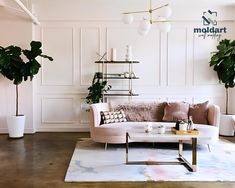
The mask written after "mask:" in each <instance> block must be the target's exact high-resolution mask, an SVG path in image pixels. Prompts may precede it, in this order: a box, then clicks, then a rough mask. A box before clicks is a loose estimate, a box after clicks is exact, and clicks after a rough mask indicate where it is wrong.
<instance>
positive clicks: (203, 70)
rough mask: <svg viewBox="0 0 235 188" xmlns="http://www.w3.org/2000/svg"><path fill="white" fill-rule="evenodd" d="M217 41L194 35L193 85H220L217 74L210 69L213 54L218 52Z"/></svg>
mask: <svg viewBox="0 0 235 188" xmlns="http://www.w3.org/2000/svg"><path fill="white" fill-rule="evenodd" d="M217 43H218V42H217V40H215V39H211V38H207V39H204V38H203V37H198V36H197V35H194V41H193V51H194V52H193V58H194V59H193V84H194V85H211V84H218V79H217V76H216V72H215V71H214V70H213V69H212V68H210V67H209V61H210V58H211V55H212V54H211V52H214V51H215V50H216V45H217Z"/></svg>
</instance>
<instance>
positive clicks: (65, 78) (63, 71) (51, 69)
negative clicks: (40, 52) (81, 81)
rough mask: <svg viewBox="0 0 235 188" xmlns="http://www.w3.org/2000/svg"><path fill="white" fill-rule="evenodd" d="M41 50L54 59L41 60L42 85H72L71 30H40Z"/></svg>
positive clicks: (45, 28)
mask: <svg viewBox="0 0 235 188" xmlns="http://www.w3.org/2000/svg"><path fill="white" fill-rule="evenodd" d="M42 42H43V47H44V48H43V49H44V51H46V52H47V53H48V54H50V56H52V57H53V58H54V61H53V62H48V60H43V61H47V62H43V67H42V85H50V86H71V85H73V80H74V75H73V63H74V62H73V28H67V27H58V28H56V27H53V28H50V27H44V28H42Z"/></svg>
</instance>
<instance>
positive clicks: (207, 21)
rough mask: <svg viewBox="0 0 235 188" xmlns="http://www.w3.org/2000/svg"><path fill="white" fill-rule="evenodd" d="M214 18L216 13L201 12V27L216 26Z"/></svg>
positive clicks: (209, 11)
mask: <svg viewBox="0 0 235 188" xmlns="http://www.w3.org/2000/svg"><path fill="white" fill-rule="evenodd" d="M216 18H217V12H212V11H211V10H208V11H206V12H203V16H202V19H203V25H217V21H216Z"/></svg>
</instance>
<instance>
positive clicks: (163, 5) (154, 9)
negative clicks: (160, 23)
mask: <svg viewBox="0 0 235 188" xmlns="http://www.w3.org/2000/svg"><path fill="white" fill-rule="evenodd" d="M167 6H169V4H165V5H162V6H160V7H157V8H154V9H152V11H155V10H158V9H161V8H163V7H167Z"/></svg>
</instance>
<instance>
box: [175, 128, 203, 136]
mask: <svg viewBox="0 0 235 188" xmlns="http://www.w3.org/2000/svg"><path fill="white" fill-rule="evenodd" d="M171 131H172V132H173V133H175V134H177V135H198V134H199V131H198V130H197V129H193V130H188V131H182V130H176V129H175V127H172V128H171Z"/></svg>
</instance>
